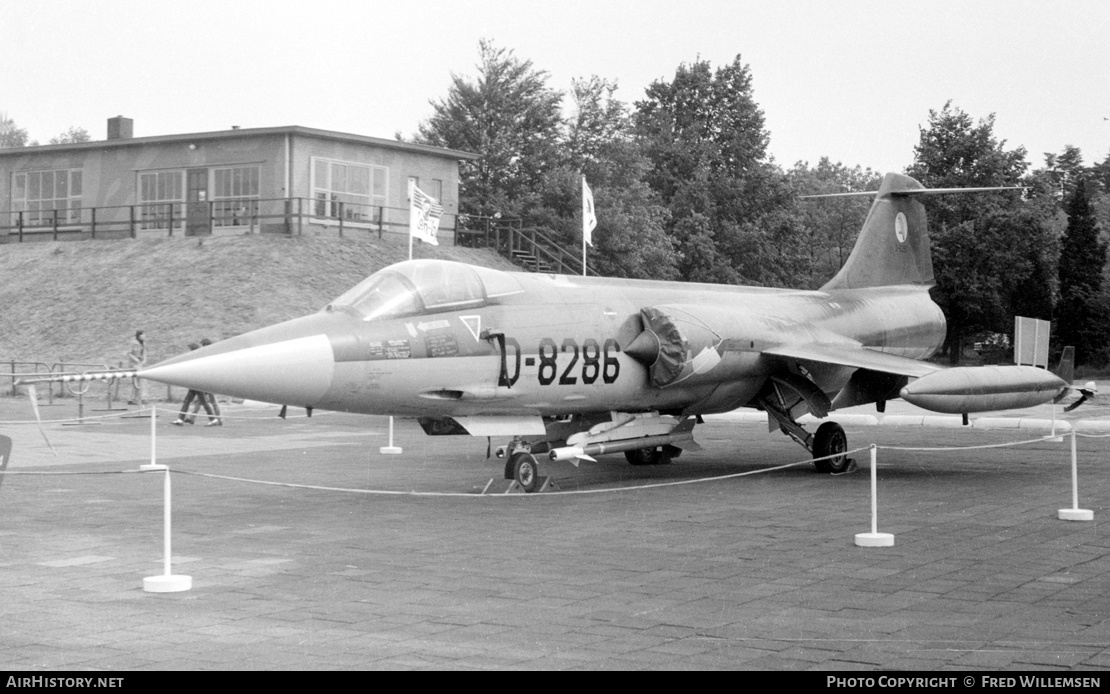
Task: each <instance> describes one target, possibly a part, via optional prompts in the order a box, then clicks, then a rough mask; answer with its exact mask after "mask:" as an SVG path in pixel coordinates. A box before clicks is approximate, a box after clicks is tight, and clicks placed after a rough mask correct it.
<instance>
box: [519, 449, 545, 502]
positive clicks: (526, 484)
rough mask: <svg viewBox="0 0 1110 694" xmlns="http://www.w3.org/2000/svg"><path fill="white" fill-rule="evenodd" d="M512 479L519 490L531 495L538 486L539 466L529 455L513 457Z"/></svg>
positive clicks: (520, 454) (534, 458) (521, 454)
mask: <svg viewBox="0 0 1110 694" xmlns="http://www.w3.org/2000/svg"><path fill="white" fill-rule="evenodd" d="M513 479H514V480H516V483H517V484H519V485H520V488H521V489H523V490H524V491H526V492H528V493H529V494H531V493H532V492H534V491H536V490H537V489H539V486H540V464H539V462H537V461H536V457H535V456H534V455H532V454H531V453H517V454H516V455H514V456H513Z"/></svg>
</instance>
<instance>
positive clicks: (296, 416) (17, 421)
mask: <svg viewBox="0 0 1110 694" xmlns="http://www.w3.org/2000/svg"><path fill="white" fill-rule="evenodd" d="M274 407H278V405H275V406H274ZM154 409H156V410H158V411H159V412H168V413H170V414H181V408H177V407H175V408H166V407H158V406H154ZM150 410H151V408H150V407H143V408H139V409H135V410H127V411H126V412H113V413H111V414H102V415H92V416H86V417H69V418H63V419H44V420H42V421H41V422H39V421H38V420H34V419H12V420H0V424H12V425H14V424H64V423H67V422H84V421H88V420H93V419H111V418H128V417H132V418H133V417H135V416H136V415H143V416H145V413H148V412H150ZM327 414H333V413H332V412H329V411H327V410H321V411H320V412H316V411H313V413H312V416H313V417H319V416H322V415H327ZM188 416H190V417H192V416H194V413H189V415H188ZM195 416H197V417H200V416H204V417H207V416H208V414H207V413H205V412H204V408H201V410H200V411H199V412H196V413H195ZM212 416H213V417H216V415H212ZM277 418H278V416H277V415H266V416H253V417H252V416H243V415H231V416H228V415H225V414H223V412H222V411H221V413H220V415H219V417H218V419H232V420H238V421H255V422H263V421H267V420H271V419H277ZM307 418H308V415H307V414H287V415H286V416H285V419H307Z"/></svg>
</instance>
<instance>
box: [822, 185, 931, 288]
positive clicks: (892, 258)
mask: <svg viewBox="0 0 1110 694" xmlns="http://www.w3.org/2000/svg"><path fill="white" fill-rule="evenodd" d="M925 190H926V189H925V187H924V186H922V185H921V184H920V183H918V182H917V181H915V180H914V179H912V178H910V177H909V176H903V175H901V174H895V173H888V174H887V175H886V176H884V177H883V182H882V185H881V186H880V187H879V190H878V192H876V193H868V194H870V195H874V196H875V202H874V203H872V205H871V210H870V212H868V213H867V220H866V221H864V223H863V229H861V230H860V233H859V236H858V237H857V238H856V245H855V247H854V248H853V249H852V253H851V254H850V255H849V256H848V261H847V262H846V263H844V267H842V268H841V269H840V272H838V273H836V276H835V277H833V278H832V279H831V280H830V281H829V282H828V283H827V284H825V286H823V287H822V288H821V289H822V291H828V290H831V289H859V288H862V287H883V286H887V285H894V284H918V285H925V286H932V285H933V284H934V279H933V260H932V256H931V254H930V251H929V232H928V229H927V228H926V224H925V207H924V205H922V204H921V203H920V202H918V201H917V200H915V199H914V195H913V194H914V193H915V192H918V191H922V192H923V191H925ZM815 197H817V196H815Z"/></svg>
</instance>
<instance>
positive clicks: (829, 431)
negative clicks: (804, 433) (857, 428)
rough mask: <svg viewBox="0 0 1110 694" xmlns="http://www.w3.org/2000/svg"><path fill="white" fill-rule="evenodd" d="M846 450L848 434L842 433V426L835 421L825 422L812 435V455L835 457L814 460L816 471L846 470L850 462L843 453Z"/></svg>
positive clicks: (815, 456)
mask: <svg viewBox="0 0 1110 694" xmlns="http://www.w3.org/2000/svg"><path fill="white" fill-rule="evenodd" d="M846 450H848V435H847V434H845V433H844V427H842V426H840V425H839V424H837V423H836V422H825V423H824V424H822V425H821V426H820V427H818V428H817V433H815V434H814V435H813V457H814V458H825V456H828V455H832V456H836V457H834V458H825V459H824V460H815V461H813V466H814V467H816V468H817V472H833V473H836V472H846V471H847V470H848V468H849V466H850V465H851V464H852V461H851V460H849V458H848V456H846V455H844V451H846ZM838 454H839V455H838Z"/></svg>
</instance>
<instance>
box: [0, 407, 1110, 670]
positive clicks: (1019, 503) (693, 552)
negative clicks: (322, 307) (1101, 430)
mask: <svg viewBox="0 0 1110 694" xmlns="http://www.w3.org/2000/svg"><path fill="white" fill-rule="evenodd" d="M893 405H894V404H893V403H892V406H893ZM74 409H75V408H74V407H73V405H72V403H67V402H64V401H63V402H62V403H61V404H59V405H58V406H55V407H53V408H50V409H49V412H48V415H49V416H50V417H53V418H61V417H62V416H64V415H67V414H70V415H72V414H74V412H73V410H74ZM895 409H896V408H895ZM888 411H889V410H888ZM162 414H163V413H159V419H158V420H156V426H155V431H156V441H155V444H156V455H157V459H158V461H159V462H165V463H167V464H169V466H170V469H171V470H172V472H171V480H172V483H173V523H174V525H173V547H174V552H175V557H174V563H173V567H174V569H175V571H177V570H180V572H181V573H187V574H189V575H192V576H193V580H194V588H193V589H192V590H191V591H187V592H184V593H177V594H148V593H144V592H143V591H142V579H143V577H145V576H150V575H153V574H157V573H160V572H161V569H162V565H161V550H162V544H161V543H162V483H163V477H164V474H163V473H154V474H152V473H139V472H136V471H137V470H138V467H139V466H140V465H142V464H144V463H147V462H149V460H150V420H149V419H140V418H120V417H115V418H111V419H105V420H104V423H103V424H100V425H97V426H95V427H94V426H89V427H80V426H77V427H72V426H65V427H64V428H63V425H61V424H58V423H47V424H44V425H43V430H44V431H45V434H46V437H47V438H48V439H49V440H50V441H51V443H52V444H53V445H54V448H55V450H56V451H57V453H58V455H57V456H55V455H54V454H53V453H52V452H51V450H50V448H49V447H48V446H47V445H46V443H45V441H44V439H43V433H42V432H40V430H39V428H38V426H37V425H35V424H33V423H31V424H11V423H10V422H12V421H22V420H26V419H29V416H28V412H27V407H26V403H25V402H23V401H16V400H11V399H0V432H2V433H3V434H4V435H8V436H11V437H12V439H13V443H14V445H13V452H12V457H11V462H10V467H9V469H10V470H12V471H13V472H14V473H51V474H47V475H40V474H35V475H28V474H12V475H8V476H6V477H5V478H4V479H2V480H0V568H2V569H3V571H4V574H5V589H6V590H5V600H4V601H2V602H0V660H2V661H3V662H4V663H5V665H6V666H7V667H9V668H15V669H31V670H34V669H56V668H80V669H100V668H103V669H124V670H167V669H213V670H232V669H273V670H286V669H383V670H384V669H405V670H410V669H482V670H486V669H495V670H512V669H528V670H535V669H597V670H601V669H706V668H710V669H791V670H795V669H796V670H812V669H818V670H820V669H837V670H853V669H859V670H874V669H909V670H934V669H942V668H981V669H1048V668H1064V669H1092V668H1093V669H1097V668H1104V667H1106V666H1108V665H1110V597H1108V596H1110V540H1108V539H1107V535H1106V534H1105V532H1103V531H1102V530H1101V525H1102V523H1104V522H1105V518H1106V514H1107V512H1108V508H1110V476H1108V475H1107V474H1106V473H1105V472H1104V469H1103V465H1102V463H1103V461H1105V460H1106V457H1107V453H1108V447H1110V439H1106V438H1092V437H1080V438H1079V439H1078V440H1077V443H1078V449H1079V461H1078V462H1079V470H1080V505H1081V506H1082V507H1084V508H1089V509H1092V510H1093V511H1094V515H1095V520H1094V521H1092V522H1085V523H1077V522H1067V521H1061V520H1058V519H1057V517H1056V511H1057V510H1058V509H1059V508H1063V507H1067V506H1069V505H1070V500H1071V499H1070V494H1071V487H1070V459H1069V454H1068V445H1069V443H1068V442H1067V440H1065V442H1064V443H1051V442H1046V441H1043V440H1039V439H1038V438H1037V437H1036V436H1035V435H1031V434H1030V432H1029V431H1021V430H1018V429H1012V430H1011V429H982V428H978V429H977V428H975V427H962V428H953V429H949V428H942V429H927V428H922V427H883V426H873V425H867V424H861V423H858V422H864V421H865V419H864V418H859V419H858V422H857V423H851V422H850V423H849V424H848V426H847V430H848V436H849V442H850V444H851V445H852V446H866V445H867V444H869V443H872V442H873V443H876V444H877V445H879V446H880V449H879V465H878V477H879V487H878V489H879V497H878V498H879V509H878V524H879V529H880V530H881V531H884V532H891V533H893V534H894V535H895V537H896V543H895V546H894V547H889V548H859V547H856V546H855V545H854V544H853V536H854V535H855V533H857V532H862V531H866V530H867V529H868V526H869V524H870V501H869V499H870V496H869V495H870V480H869V478H868V474H867V470H866V465H864V469H863V470H862V471H861V473H857V474H854V475H844V476H839V477H829V476H825V475H819V474H816V473H814V472H813V470H812V466H811V465H809V464H808V463H805V462H803V461H802V459H803V457H804V456H803V454H802V450H801V449H800V448H798V447H797V446H796V445H794V444H793V443H792V442H790V441H789V440H788V439H786V438H785V437H783V436H781V435H778V434H775V435H768V434H767V432H766V428H765V426H762V425H760V424H759V423H757V422H753V423H749V422H745V421H710V422H708V423H706V424H705V425H702V426H699V427H698V428H697V429H696V430H695V436H696V438H697V440H698V441H699V442H700V443H702V445H703V446H704V447H705V450H703V451H701V452H698V453H693V454H691V453H687V454H685V455H683V456H682V457H681V458H680V459H678V460H677V461H675V462H674V463H673V464H672V465H668V466H661V467H655V468H635V467H631V466H628V465H627V464H625V463H624V460H623V456H619V455H618V456H609V457H605V458H603V459H602V460H601V461H600V462H599V463H597V464H584V465H583V466H582V467H581V468H579V469H577V470H576V469H575V468H573V467H572V466H570V465H569V464H567V465H563V464H552V465H550V466H545V470H544V473H545V474H550V475H552V476H553V477H554V479H555V481H556V482H557V483H558V485H559V487H560V488H561V489H562V490H564V492H563V493H558V494H544V495H511V496H481V495H479V494H478V493H477V492H480V491H481V490H482V489H483V488H484V487H485V485H486V484H487V483H488V481H489V480H490V479H498V478H500V476H501V473H502V468H503V461H500V460H496V459H494V460H487V459H486V458H485V450H486V442H485V441H484V440H478V439H470V438H465V437H453V438H429V437H425V436H424V435H423V433H422V432H420V431H419V429H418V428H416V427H415V426H414V425H412V424H411V423H409V422H405V421H401V420H398V427H397V431H396V442H397V444H398V445H400V446H402V447H403V449H404V450H403V453H402V454H401V455H399V456H384V455H381V454H379V453H378V448H379V447H380V446H381V445H383V443H384V440H385V437H386V436H387V426H388V424H387V420H386V419H385V418H378V417H358V416H350V415H341V414H334V413H317V415H316V416H314V417H313V418H312V419H311V420H309V419H305V418H299V419H290V420H284V421H283V420H280V419H278V418H277V417H276V408H275V411H274V412H273V413H269V412H268V411H267V410H265V409H264V408H242V409H239V408H236V407H230V408H227V412H226V413H225V414H226V415H227V417H226V422H227V423H226V425H225V426H223V427H210V428H206V427H201V426H194V427H175V426H173V425H171V424H170V421H171V420H170V418H169V417H168V416H166V417H163V416H162ZM1034 414H1035V416H1037V417H1040V418H1042V419H1043V418H1044V413H1034ZM1029 416H1030V417H1032V416H1034V415H1029ZM1088 416H1090V413H1088ZM854 421H855V420H854ZM1015 441H1026V442H1028V443H1025V444H1024V445H1021V446H1010V445H1008V444H1011V443H1013V442H1015ZM982 445H997V446H1000V447H997V448H975V449H971V448H957V447H964V446H982ZM937 446H944V447H949V448H952V450H945V451H937V450H916V449H924V448H931V447H937ZM1001 446H1005V447H1001ZM910 449H914V450H910ZM857 457H859V458H863V459H864V460H866V457H865V456H864V455H859V456H857ZM795 462H798V463H800V464H798V465H794V466H789V464H790V463H795ZM784 465H786V466H787V467H781V466H784ZM772 468H777V469H774V470H771V469H772ZM768 470H771V471H769V472H768ZM57 473H63V474H57ZM73 473H80V474H73ZM738 474H743V475H744V476H731V477H730V475H738ZM699 480H706V481H699Z"/></svg>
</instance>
